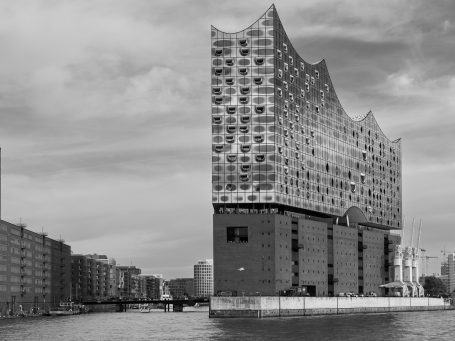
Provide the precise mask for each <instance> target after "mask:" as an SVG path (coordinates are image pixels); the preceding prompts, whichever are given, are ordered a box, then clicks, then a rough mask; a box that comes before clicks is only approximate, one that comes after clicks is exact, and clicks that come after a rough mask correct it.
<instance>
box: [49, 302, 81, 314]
mask: <svg viewBox="0 0 455 341" xmlns="http://www.w3.org/2000/svg"><path fill="white" fill-rule="evenodd" d="M84 312H86V311H85V309H84V306H83V305H80V304H75V303H74V302H60V304H59V306H58V307H57V308H54V309H51V310H49V315H50V316H62V315H77V314H81V313H84Z"/></svg>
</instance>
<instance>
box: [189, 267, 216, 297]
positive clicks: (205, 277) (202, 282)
mask: <svg viewBox="0 0 455 341" xmlns="http://www.w3.org/2000/svg"><path fill="white" fill-rule="evenodd" d="M193 283H194V296H196V297H209V296H211V295H213V260H212V259H206V260H200V261H198V262H197V263H196V264H195V265H194V282H193Z"/></svg>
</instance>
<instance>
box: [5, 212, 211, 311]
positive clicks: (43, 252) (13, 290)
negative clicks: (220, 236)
mask: <svg viewBox="0 0 455 341" xmlns="http://www.w3.org/2000/svg"><path fill="white" fill-rule="evenodd" d="M212 294H213V262H212V261H211V260H206V261H199V262H198V263H197V264H196V265H194V277H193V278H177V279H171V280H165V279H164V278H163V276H162V275H161V274H143V273H142V271H141V269H140V268H137V267H136V266H133V265H130V266H122V265H117V264H116V261H115V259H113V258H108V257H107V256H105V255H98V254H91V255H82V254H72V252H71V247H70V245H68V244H66V243H65V241H64V240H54V239H52V238H49V237H48V236H47V234H46V233H36V232H33V231H30V230H28V229H27V228H26V226H25V225H24V224H11V223H9V222H6V221H3V220H0V315H5V314H7V313H14V312H15V311H17V310H18V309H20V310H29V309H31V308H40V309H45V310H46V309H48V308H49V307H50V306H56V305H58V304H59V303H60V302H61V301H68V300H73V301H82V302H84V301H89V300H103V299H108V298H152V299H159V298H162V297H163V295H169V296H172V297H192V296H197V297H206V296H209V295H212Z"/></svg>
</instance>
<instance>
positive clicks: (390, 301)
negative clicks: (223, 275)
mask: <svg viewBox="0 0 455 341" xmlns="http://www.w3.org/2000/svg"><path fill="white" fill-rule="evenodd" d="M445 309H453V308H452V307H451V306H450V305H448V304H447V303H444V299H442V298H433V297H278V296H256V297H211V299H210V312H209V316H210V317H257V318H261V317H281V316H310V315H336V314H352V313H381V312H393V311H424V310H445Z"/></svg>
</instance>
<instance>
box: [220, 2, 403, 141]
mask: <svg viewBox="0 0 455 341" xmlns="http://www.w3.org/2000/svg"><path fill="white" fill-rule="evenodd" d="M271 11H272V12H273V19H274V20H275V22H274V24H273V26H274V29H277V27H279V29H280V31H281V32H283V34H284V35H285V36H286V38H287V40H288V42H289V45H290V46H288V48H289V49H292V50H294V52H295V54H297V55H298V56H299V58H300V59H301V60H302V61H303V62H304V63H305V64H307V65H309V66H312V67H313V68H316V67H318V68H319V69H321V68H323V69H325V70H326V72H327V76H328V79H329V82H330V84H329V85H330V86H331V89H332V91H333V93H334V97H335V100H336V102H337V105H338V106H339V108H340V109H341V111H342V112H343V114H344V115H345V117H346V118H349V119H350V120H351V121H352V122H356V123H359V122H362V121H365V120H369V121H370V122H371V123H372V124H374V125H375V126H376V127H377V128H378V130H379V131H380V132H381V134H382V135H383V136H384V138H386V139H387V140H388V141H389V142H390V143H394V144H397V147H399V143H400V142H401V138H397V139H395V140H390V139H389V138H388V137H387V136H386V135H385V134H384V132H383V131H382V129H381V126H380V125H379V123H378V121H377V120H376V117H375V116H374V114H373V112H372V111H371V110H369V111H368V112H367V113H365V114H360V115H356V116H354V117H351V116H349V115H348V114H347V113H346V111H345V110H344V108H343V106H342V105H341V102H340V100H339V98H338V95H337V94H336V90H335V86H334V84H333V82H332V79H331V77H330V73H329V72H328V68H327V64H326V61H325V59H321V60H320V61H318V62H315V63H309V62H307V61H306V60H305V59H303V58H302V57H301V56H300V53H298V51H297V49H295V48H294V46H293V45H292V41H291V39H289V37H288V35H287V33H286V30H285V29H284V27H283V24H282V22H281V19H280V17H279V15H278V12H277V10H276V8H275V5H274V4H272V5H271V6H270V7H269V8H268V9H267V10H266V11H265V12H264V14H262V15H261V16H260V17H259V18H258V19H257V20H256V21H255V22H253V23H252V24H251V25H250V26H248V27H246V28H244V29H243V30H240V31H237V32H225V31H222V30H220V29H218V28H216V27H215V26H213V25H212V28H213V29H215V30H217V31H219V32H222V33H225V34H238V33H241V32H243V31H245V30H248V29H250V28H252V27H253V26H254V25H256V24H257V23H258V22H259V20H261V19H262V18H263V17H265V16H266V15H267V14H268V13H270V12H271Z"/></svg>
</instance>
